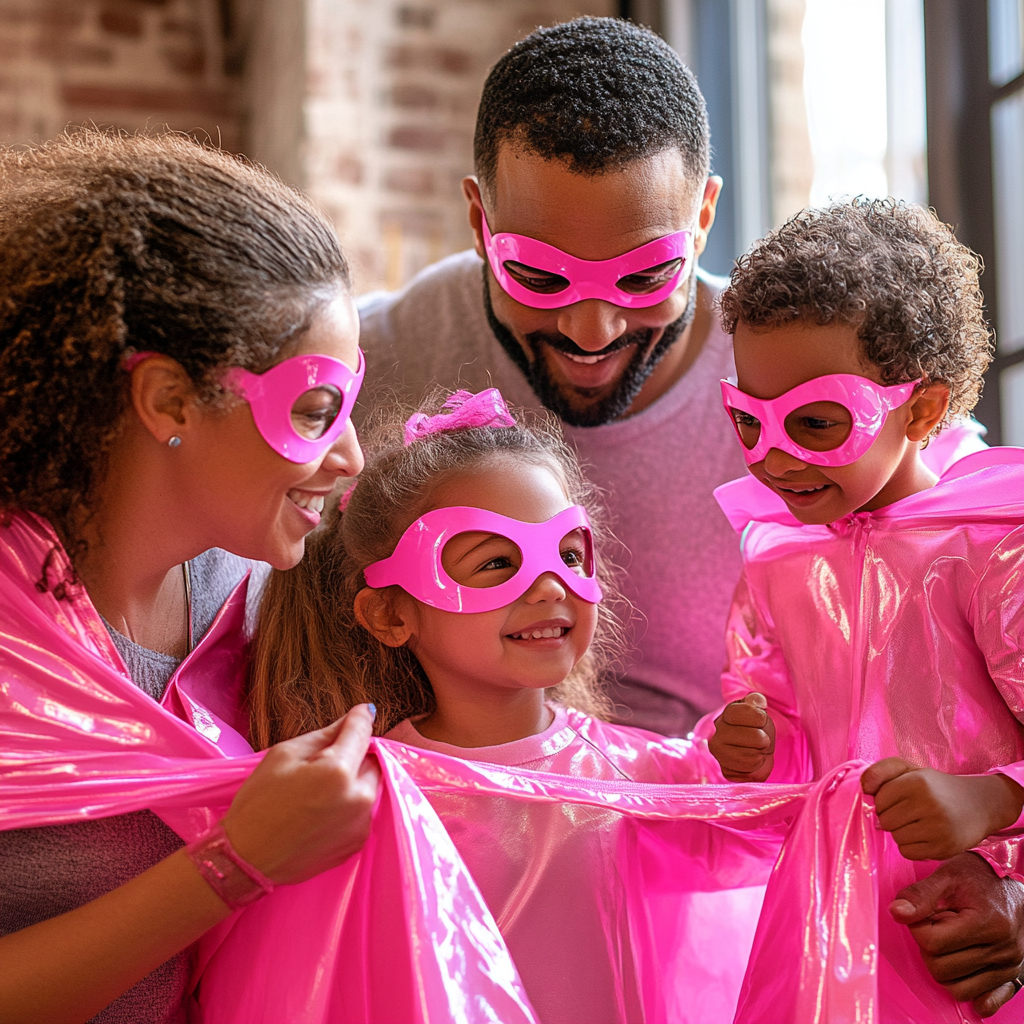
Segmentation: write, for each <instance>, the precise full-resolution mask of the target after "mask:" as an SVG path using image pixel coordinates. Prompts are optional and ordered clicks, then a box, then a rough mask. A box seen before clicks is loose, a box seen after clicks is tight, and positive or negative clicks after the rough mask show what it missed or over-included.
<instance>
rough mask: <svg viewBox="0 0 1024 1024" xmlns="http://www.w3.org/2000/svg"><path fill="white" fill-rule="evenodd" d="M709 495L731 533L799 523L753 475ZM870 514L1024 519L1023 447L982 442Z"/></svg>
mask: <svg viewBox="0 0 1024 1024" xmlns="http://www.w3.org/2000/svg"><path fill="white" fill-rule="evenodd" d="M714 493H715V500H716V501H717V502H718V504H719V506H720V507H721V509H722V511H723V512H724V513H725V515H726V518H727V519H728V520H729V522H730V524H731V525H732V527H733V529H734V530H735V531H736V532H737V533H742V532H743V531H744V530H745V529H746V528H747V526H749V525H750V524H751V523H779V524H781V525H784V526H798V527H803V526H805V525H806V524H804V523H801V522H800V520H799V519H797V518H796V516H794V515H793V513H792V512H790V511H789V507H788V506H787V505H786V503H785V502H784V501H783V500H782V498H780V497H779V496H778V495H777V494H776V493H775V492H774V491H772V490H770V489H769V488H767V487H765V485H764V484H762V483H761V482H760V481H758V480H756V479H754V477H752V476H750V475H749V474H748V475H747V476H743V477H740V478H739V479H738V480H731V481H730V482H729V483H727V484H722V486H721V487H716V488H715V492H714ZM855 514H856V515H861V516H868V517H871V518H874V519H910V518H915V519H916V518H924V519H947V518H952V519H956V520H958V521H972V520H975V521H976V520H985V519H996V520H1010V521H1014V520H1021V519H1024V448H1010V447H1003V448H986V449H984V450H983V451H980V452H973V453H972V454H970V455H966V456H964V457H963V458H962V459H959V460H958V461H957V462H954V463H953V464H952V465H951V466H950V467H949V468H948V469H946V471H945V472H944V473H943V474H942V476H941V477H940V478H939V482H938V483H937V484H936V485H935V486H934V487H931V488H929V489H928V490H927V491H920V492H918V493H917V494H912V495H910V496H909V497H907V498H903V499H902V500H901V501H895V502H893V503H892V504H891V505H886V506H885V508H880V509H877V510H876V511H874V512H864V513H855Z"/></svg>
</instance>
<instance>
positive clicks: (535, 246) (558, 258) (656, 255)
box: [481, 210, 693, 309]
mask: <svg viewBox="0 0 1024 1024" xmlns="http://www.w3.org/2000/svg"><path fill="white" fill-rule="evenodd" d="M482 212H483V211H482V210H481V213H482ZM483 229H484V248H485V249H486V250H487V261H488V262H489V263H490V265H491V270H492V271H493V272H494V276H495V277H496V278H497V279H498V284H500V285H501V287H502V289H503V290H504V291H505V292H507V293H508V294H509V295H510V296H511V297H512V298H513V299H515V300H516V302H521V303H522V304H523V305H524V306H532V307H533V308H534V309H557V308H558V307H560V306H569V305H571V304H572V303H574V302H582V301H583V300H584V299H603V300H604V301H605V302H611V303H614V304H615V305H616V306H627V307H631V308H643V307H645V306H656V305H657V304H658V303H659V302H662V301H664V300H665V299H666V298H668V296H669V295H671V294H672V292H674V291H675V289H676V288H677V287H678V285H679V282H680V280H681V279H682V275H683V272H684V271H685V270H686V267H687V264H688V263H689V262H690V260H691V259H692V257H693V232H691V231H675V232H673V233H672V234H670V235H664V236H663V237H661V238H655V239H654V241H653V242H647V243H645V244H644V245H641V246H638V247H637V248H636V249H631V250H630V251H629V252H625V253H623V254H622V255H621V256H614V257H613V258H612V259H610V260H581V259H577V258H576V257H575V256H570V255H569V254H568V253H567V252H562V250H561V249H556V248H555V247H554V246H553V245H548V244H547V243H546V242H540V241H538V240H537V239H536V238H529V237H528V236H526V235H514V234H510V233H508V232H499V233H498V234H496V235H492V234H491V229H490V227H489V225H488V224H487V215H486V214H483ZM676 259H678V260H680V261H681V262H680V264H679V269H678V270H677V271H676V272H675V273H674V274H673V275H672V276H671V277H670V278H669V279H668V280H667V281H666V282H665V283H664V284H663V285H661V287H659V288H658V289H657V290H655V291H653V292H650V293H647V294H644V295H634V294H633V293H631V292H627V291H624V290H623V289H622V288H620V287H619V282H620V281H621V280H622V279H623V278H626V277H629V276H630V275H631V274H639V273H640V272H641V271H644V270H649V269H650V268H651V267H657V266H660V265H661V264H662V263H668V262H670V261H671V260H676ZM508 260H511V261H513V262H515V263H522V264H524V265H526V266H528V267H533V268H534V269H535V270H540V271H543V272H544V273H545V274H555V275H557V276H558V277H562V278H565V280H566V285H565V287H564V288H562V289H561V291H557V292H536V291H534V290H533V289H532V288H527V287H526V286H525V285H523V284H520V283H519V282H518V281H517V280H515V278H514V277H512V275H511V274H510V273H509V272H508V271H507V270H506V269H505V262H506V261H508Z"/></svg>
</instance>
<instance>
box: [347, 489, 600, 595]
mask: <svg viewBox="0 0 1024 1024" xmlns="http://www.w3.org/2000/svg"><path fill="white" fill-rule="evenodd" d="M471 530H472V531H477V530H479V531H483V532H485V533H493V534H497V535H498V536H500V537H507V538H508V539H509V540H510V541H512V543H513V544H515V545H516V546H517V547H518V548H519V550H520V552H521V553H522V563H521V564H520V566H519V569H518V570H517V571H516V574H515V575H514V576H513V577H512V578H511V579H510V580H506V581H505V582H504V583H499V584H498V585H497V586H496V587H467V586H464V585H462V584H459V583H456V582H455V580H453V579H452V578H451V577H450V576H449V575H448V573H447V572H445V568H444V565H443V564H442V563H441V555H442V553H443V552H444V547H445V545H446V544H447V543H448V541H450V540H451V539H452V538H453V537H455V536H457V535H458V534H460V533H467V532H469V531H471ZM574 530H582V531H583V533H584V535H585V537H586V543H587V557H586V559H585V563H586V564H585V572H586V573H587V575H585V576H580V575H578V574H577V573H575V572H573V571H572V569H570V568H569V566H567V565H566V564H565V562H564V561H563V560H562V554H561V550H560V545H561V542H562V539H563V538H564V537H565V536H566V535H567V534H569V533H572V532H573V531H574ZM546 572H551V573H554V574H555V575H556V576H557V577H558V578H559V579H560V580H561V581H562V583H564V584H565V585H566V586H567V587H568V588H569V589H570V590H571V591H572V592H573V593H574V594H575V595H576V596H577V597H579V598H581V599H582V600H584V601H587V602H588V603H590V604H597V603H598V602H599V601H600V600H601V587H600V586H599V584H598V582H597V576H596V572H595V567H594V554H593V537H592V533H591V528H590V519H589V517H588V516H587V511H586V509H585V508H583V506H582V505H573V506H572V507H571V508H567V509H565V511H564V512H559V513H558V515H556V516H553V517H552V518H551V519H549V520H548V521H547V522H546V523H524V522H521V521H520V520H518V519H509V518H508V517H507V516H503V515H499V514H498V513H497V512H488V511H487V510H486V509H482V508H467V507H465V506H461V505H456V506H452V507H449V508H439V509H435V510H434V511H433V512H427V513H426V514H425V515H423V516H421V517H420V518H419V519H417V520H416V522H415V523H413V524H412V526H410V527H409V529H408V530H406V531H405V533H403V534H402V536H401V538H400V539H399V541H398V544H396V545H395V551H394V554H393V555H391V556H390V557H389V558H384V559H381V560H380V561H379V562H374V563H373V564H372V565H368V566H367V567H366V569H365V571H364V573H363V575H364V576H365V577H366V583H367V586H370V587H377V588H379V587H390V586H399V587H401V588H402V589H403V590H404V591H406V593H408V594H411V595H412V596H413V597H415V598H416V600H417V601H422V602H423V603H424V604H427V605H430V606H431V607H432V608H440V609H441V610H442V611H446V612H464V613H467V614H468V613H474V612H492V611H494V610H495V609H497V608H503V607H504V606H505V605H508V604H511V603H512V602H513V601H517V600H518V599H519V598H520V597H522V596H523V594H525V593H526V592H527V591H528V590H529V589H530V587H532V586H533V584H534V582H535V581H536V580H537V579H538V577H540V576H543V575H544V573H546Z"/></svg>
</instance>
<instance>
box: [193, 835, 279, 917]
mask: <svg viewBox="0 0 1024 1024" xmlns="http://www.w3.org/2000/svg"><path fill="white" fill-rule="evenodd" d="M185 853H186V854H187V855H188V858H189V860H191V861H192V863H193V864H195V866H196V867H197V868H198V869H199V874H201V875H202V876H203V878H204V879H206V881H207V883H208V884H209V886H210V888H211V889H213V891H214V892H215V893H216V894H217V895H218V896H219V897H220V898H221V899H222V900H223V901H224V902H225V903H226V904H227V905H228V906H229V907H230V908H231V909H232V910H238V909H239V908H240V907H246V906H248V905H249V904H250V903H255V902H256V901H257V900H258V899H262V898H263V897H264V896H266V895H267V894H268V893H272V892H273V891H274V883H273V882H272V881H271V880H270V879H269V878H267V876H266V875H264V874H263V873H262V872H261V871H258V870H257V869H256V868H254V867H253V866H252V865H251V864H249V863H248V862H247V861H245V860H243V859H242V858H241V857H240V856H239V855H238V854H237V853H236V852H235V848H234V847H233V846H232V845H231V840H230V839H228V835H227V833H226V832H225V831H224V826H223V825H222V824H220V823H218V824H216V825H214V826H213V828H211V829H210V831H209V832H206V833H204V834H203V835H201V836H200V837H199V838H198V839H197V840H195V842H192V843H189V845H188V846H187V847H185Z"/></svg>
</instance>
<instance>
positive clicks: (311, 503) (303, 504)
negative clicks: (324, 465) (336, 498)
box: [288, 491, 326, 513]
mask: <svg viewBox="0 0 1024 1024" xmlns="http://www.w3.org/2000/svg"><path fill="white" fill-rule="evenodd" d="M288 497H289V498H290V499H291V500H292V501H294V502H295V504H296V505H298V506H299V508H306V509H309V510H310V511H311V512H316V513H320V512H323V510H324V501H325V500H326V496H325V495H323V494H310V493H309V491H289V492H288Z"/></svg>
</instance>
